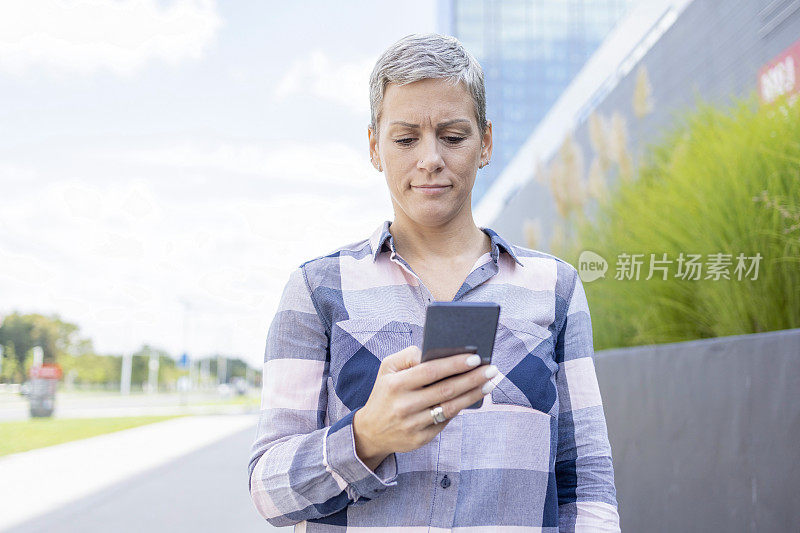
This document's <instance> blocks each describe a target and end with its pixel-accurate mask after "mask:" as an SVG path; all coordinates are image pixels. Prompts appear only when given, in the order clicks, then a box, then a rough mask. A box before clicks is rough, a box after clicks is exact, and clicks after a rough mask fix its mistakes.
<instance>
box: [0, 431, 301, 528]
mask: <svg viewBox="0 0 800 533" xmlns="http://www.w3.org/2000/svg"><path fill="white" fill-rule="evenodd" d="M254 436H255V427H253V428H248V429H245V430H241V431H237V432H236V433H233V434H231V435H229V436H227V437H225V438H223V439H222V440H219V441H217V442H215V443H213V444H210V445H208V446H205V447H203V448H200V449H198V450H195V451H193V452H191V453H189V454H187V455H184V456H182V457H180V458H178V459H175V460H173V461H170V462H169V463H166V464H164V465H161V466H159V467H156V468H153V469H150V470H147V471H145V472H142V473H140V474H137V475H135V476H133V477H131V478H128V479H126V480H124V481H121V482H119V483H116V484H114V485H112V486H111V487H108V488H106V489H103V490H102V491H99V492H98V493H95V494H91V495H89V496H86V497H84V498H82V499H80V500H77V501H75V502H72V503H70V504H67V505H64V506H62V507H59V508H57V509H55V510H52V511H50V512H48V513H47V514H44V515H40V516H39V517H37V518H34V519H31V520H29V521H27V522H25V523H22V524H19V525H18V526H16V527H13V528H11V529H7V530H6V531H7V532H9V533H11V532H13V533H23V532H24V533H39V532H41V533H44V532H47V533H67V532H70V533H71V532H75V531H80V532H82V533H95V532H97V533H100V532H103V533H105V532H108V531H114V532H115V533H125V532H137V533H138V532H141V531H146V532H148V533H160V532H171V533H180V532H187V533H188V532H191V533H202V532H206V531H208V532H227V531H236V532H237V533H246V532H251V531H252V532H274V531H282V532H289V531H293V528H292V527H285V528H275V527H273V526H271V525H270V524H269V523H267V522H266V521H265V520H264V519H262V518H261V517H260V516H259V514H258V512H257V511H256V509H255V507H254V506H253V504H252V502H251V501H250V495H249V494H248V491H247V459H248V455H249V451H250V445H251V444H252V442H253V438H254ZM30 497H31V498H35V497H36V496H35V495H34V494H31V495H30Z"/></svg>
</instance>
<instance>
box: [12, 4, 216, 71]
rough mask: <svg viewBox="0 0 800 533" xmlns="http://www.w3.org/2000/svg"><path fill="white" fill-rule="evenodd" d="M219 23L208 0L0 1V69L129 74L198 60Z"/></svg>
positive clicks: (211, 39) (214, 8)
mask: <svg viewBox="0 0 800 533" xmlns="http://www.w3.org/2000/svg"><path fill="white" fill-rule="evenodd" d="M221 24H222V20H221V18H220V16H219V14H218V13H217V9H216V5H215V3H214V1H213V0H175V1H174V2H173V3H172V4H170V5H167V6H165V7H161V6H160V5H159V3H158V2H157V1H156V0H119V1H108V0H37V1H34V0H18V1H16V2H12V1H6V2H3V3H2V5H0V70H4V71H6V72H9V73H12V74H15V75H22V74H24V73H26V72H28V71H29V70H31V69H34V68H37V67H44V68H45V69H47V70H50V71H57V72H79V73H83V74H89V73H93V72H95V71H97V70H102V69H108V70H110V71H112V72H114V73H116V74H118V75H122V76H131V75H133V74H135V73H136V72H137V71H139V70H140V69H142V68H143V67H144V66H145V64H146V63H147V62H148V61H151V60H160V61H164V62H166V63H169V64H176V63H178V62H180V61H183V60H186V59H198V58H200V57H201V56H202V54H203V52H204V51H205V49H206V48H207V47H208V46H209V45H210V44H211V42H212V41H213V39H214V37H215V35H216V32H217V30H218V28H219V27H220V25H221Z"/></svg>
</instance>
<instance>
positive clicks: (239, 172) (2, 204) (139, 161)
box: [0, 141, 391, 364]
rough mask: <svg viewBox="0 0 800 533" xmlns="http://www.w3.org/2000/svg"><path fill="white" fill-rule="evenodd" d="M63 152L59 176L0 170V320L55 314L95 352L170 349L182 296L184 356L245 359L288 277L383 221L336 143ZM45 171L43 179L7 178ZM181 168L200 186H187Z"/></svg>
mask: <svg viewBox="0 0 800 533" xmlns="http://www.w3.org/2000/svg"><path fill="white" fill-rule="evenodd" d="M74 155H75V158H76V159H74V160H71V163H70V165H68V167H66V168H68V170H64V169H61V167H60V166H54V167H50V166H45V167H41V166H40V165H37V167H32V168H29V167H27V166H22V165H17V166H15V165H11V164H8V165H7V166H6V167H5V168H6V170H7V172H6V175H5V176H4V175H3V174H0V185H4V184H5V183H11V182H13V183H14V184H15V188H16V189H17V193H16V194H15V195H14V197H13V198H7V197H3V196H0V230H2V231H0V294H2V295H3V300H2V302H0V315H1V314H5V313H8V312H11V311H13V310H20V311H22V312H43V313H49V312H51V311H57V312H59V313H60V314H61V316H62V318H63V319H64V320H68V321H71V322H75V323H78V324H79V326H80V328H81V334H82V335H85V336H90V337H91V338H92V339H93V340H94V341H95V347H96V348H97V349H98V350H99V351H101V352H103V353H105V352H110V351H119V350H122V349H136V348H138V347H139V346H140V345H141V344H142V343H144V342H148V343H150V344H153V345H157V346H160V347H163V348H165V349H167V350H168V351H170V352H171V353H172V354H173V355H177V354H179V353H180V352H181V351H182V350H183V344H182V339H183V333H182V332H183V325H182V322H181V320H182V317H183V312H182V307H181V303H180V302H181V301H182V300H186V301H188V302H190V304H191V306H192V311H191V313H190V315H189V321H190V324H189V326H188V327H189V332H188V342H189V343H190V346H189V350H190V353H192V354H193V355H198V356H202V355H206V354H210V353H213V352H214V351H220V352H222V353H230V354H238V355H241V356H243V357H244V358H246V359H247V360H249V361H250V362H251V363H253V364H258V363H259V362H260V361H261V359H262V358H263V350H264V340H265V338H266V337H265V335H266V331H267V327H268V326H269V322H270V320H271V319H272V316H273V315H274V313H275V310H276V306H277V303H278V300H279V298H280V294H281V291H282V289H283V284H284V283H285V282H286V279H287V278H288V274H289V272H290V271H291V270H292V269H293V268H295V267H297V266H298V265H299V264H300V263H301V262H302V261H305V260H308V259H311V258H312V257H315V256H318V255H322V254H325V253H328V252H330V251H332V250H333V249H334V248H336V247H338V246H341V245H344V244H347V243H351V242H354V241H356V240H359V239H362V238H366V237H367V236H368V235H369V233H370V232H371V231H372V230H373V229H374V228H375V226H377V225H378V224H379V223H380V222H382V221H383V220H385V219H386V218H389V219H391V202H390V200H389V195H388V191H387V189H386V183H385V180H384V177H383V175H381V174H379V173H377V172H376V171H375V170H374V169H373V168H372V167H371V166H370V165H369V164H368V162H366V159H367V154H359V153H358V151H357V150H354V149H352V148H350V147H348V146H346V145H338V144H321V145H317V144H313V143H301V142H285V143H279V145H277V146H276V145H274V144H271V143H232V142H225V141H222V142H208V143H200V142H196V141H191V142H189V141H186V142H180V141H178V142H175V144H169V145H166V146H160V147H158V148H146V147H145V148H138V149H137V148H136V147H134V148H130V149H127V151H124V152H123V151H119V152H116V153H114V154H112V155H107V156H105V157H102V158H100V157H96V156H94V155H92V153H91V151H90V150H88V149H87V151H86V152H85V153H84V152H76V153H75V154H74ZM120 161H122V162H124V163H125V164H124V165H120ZM30 164H32V163H30ZM42 164H44V163H42ZM118 167H120V168H121V167H125V168H128V169H129V172H125V173H121V172H117V171H114V170H113V169H114V168H118ZM187 170H188V172H186V171H187ZM44 174H47V175H48V176H49V177H50V180H49V183H47V184H43V183H42V182H41V180H30V181H27V180H25V181H23V180H20V179H17V178H18V177H19V176H36V175H39V176H41V175H44ZM194 174H203V175H210V176H213V177H214V180H213V182H214V184H213V186H212V187H211V188H208V189H204V190H199V191H195V190H193V188H195V187H196V185H195V183H194V182H193V181H192V180H191V179H189V176H190V175H194ZM131 175H135V176H139V177H138V178H131V177H130V176H131ZM75 176H83V177H80V178H79V177H75ZM141 176H146V178H143V177H141ZM176 176H180V177H176ZM166 184H169V186H165V185H166ZM277 185H280V186H277ZM237 191H238V192H237ZM190 193H191V194H190Z"/></svg>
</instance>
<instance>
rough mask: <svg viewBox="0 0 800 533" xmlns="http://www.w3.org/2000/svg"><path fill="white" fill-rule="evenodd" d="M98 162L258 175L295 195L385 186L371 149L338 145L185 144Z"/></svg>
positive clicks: (125, 153) (135, 151) (130, 152)
mask: <svg viewBox="0 0 800 533" xmlns="http://www.w3.org/2000/svg"><path fill="white" fill-rule="evenodd" d="M98 157H101V158H103V159H120V160H122V161H125V162H127V163H136V164H146V165H148V166H152V167H159V168H177V169H187V170H195V171H200V172H206V173H211V174H216V175H226V174H228V175H230V174H240V175H252V176H253V177H256V178H259V179H274V180H278V181H279V182H280V183H282V184H285V185H286V186H290V187H293V188H295V189H300V188H301V186H302V185H311V186H322V187H333V188H340V187H365V186H370V185H372V184H374V183H375V182H376V181H379V182H380V183H382V182H383V180H378V179H377V178H378V175H377V174H376V172H375V168H374V167H373V166H372V165H371V164H370V162H369V153H368V148H367V145H366V143H364V150H363V151H358V150H355V149H354V148H352V147H351V146H350V145H347V144H343V143H337V142H324V143H301V142H297V141H283V142H270V143H266V142H265V143H255V142H253V143H244V142H242V143H230V142H212V143H203V142H197V141H179V142H175V143H172V144H169V145H167V146H160V147H155V148H141V149H129V150H125V151H121V152H108V153H106V154H104V155H100V156H98ZM305 190H308V189H305Z"/></svg>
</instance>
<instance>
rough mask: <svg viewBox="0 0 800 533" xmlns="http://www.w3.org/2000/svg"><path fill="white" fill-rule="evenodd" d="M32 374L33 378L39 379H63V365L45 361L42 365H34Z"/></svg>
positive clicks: (31, 370)
mask: <svg viewBox="0 0 800 533" xmlns="http://www.w3.org/2000/svg"><path fill="white" fill-rule="evenodd" d="M30 375H31V377H32V378H39V379H61V367H60V366H59V365H57V364H51V363H45V364H43V365H42V366H32V367H31V369H30Z"/></svg>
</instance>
